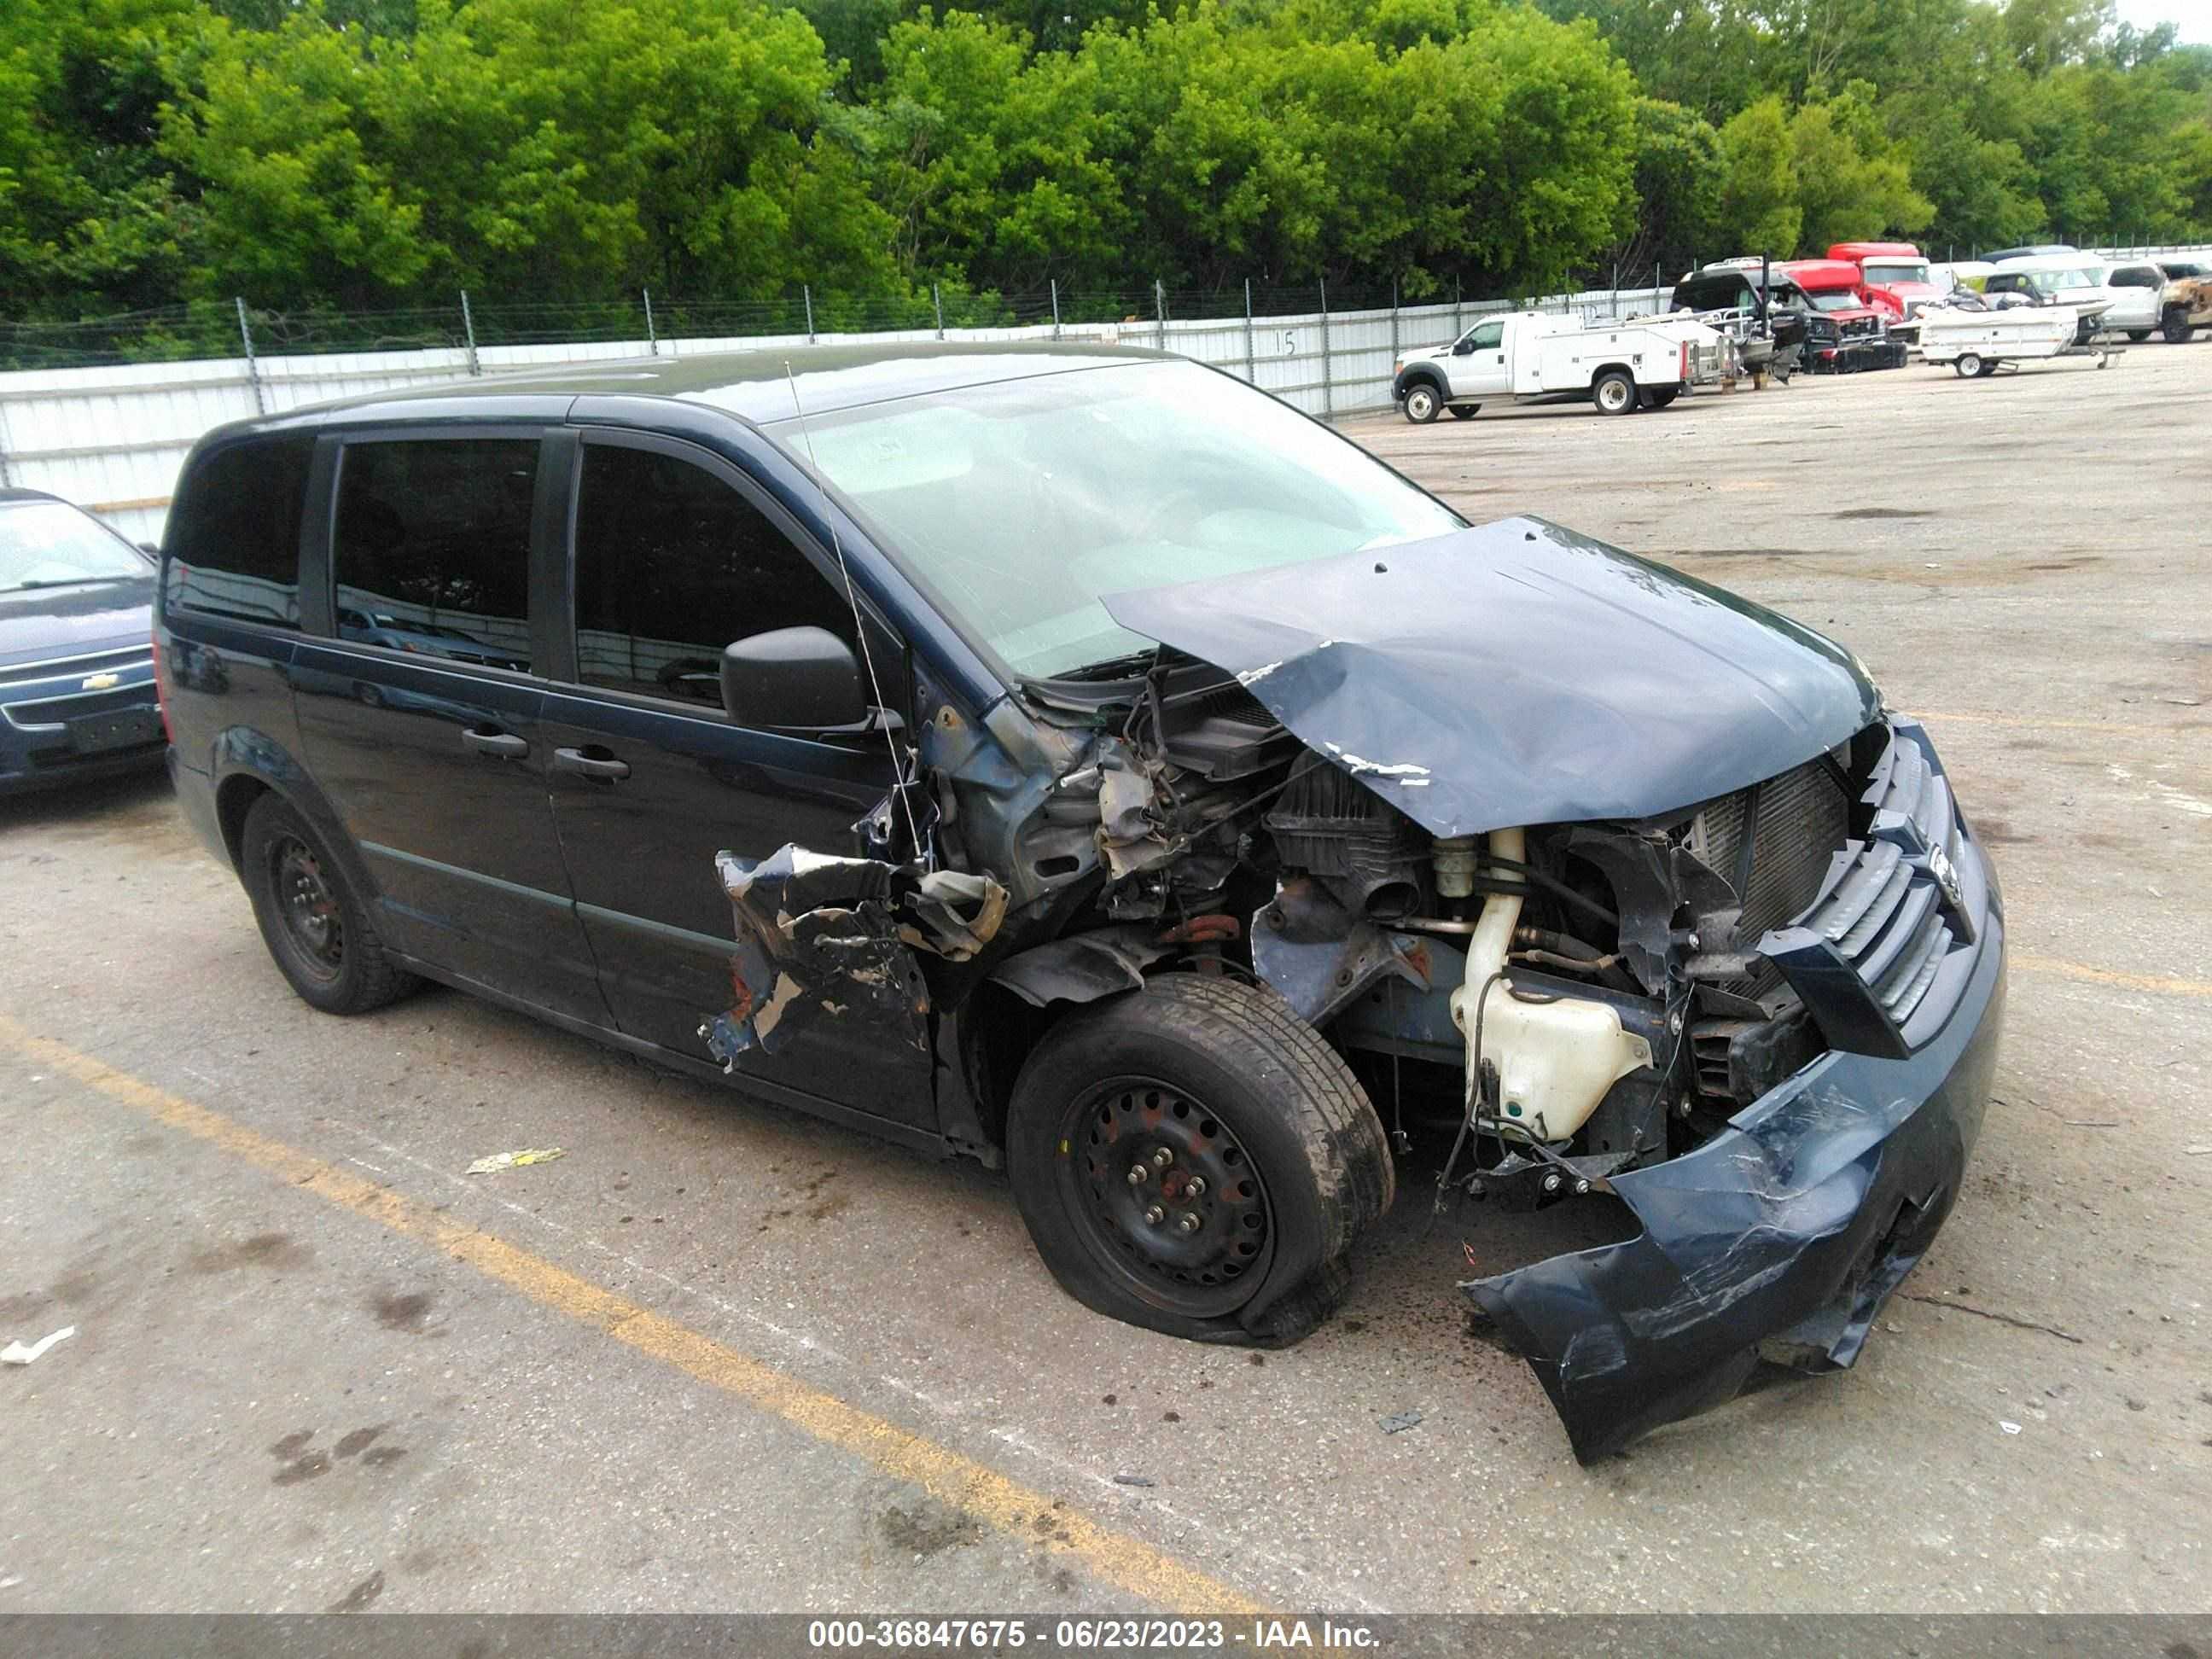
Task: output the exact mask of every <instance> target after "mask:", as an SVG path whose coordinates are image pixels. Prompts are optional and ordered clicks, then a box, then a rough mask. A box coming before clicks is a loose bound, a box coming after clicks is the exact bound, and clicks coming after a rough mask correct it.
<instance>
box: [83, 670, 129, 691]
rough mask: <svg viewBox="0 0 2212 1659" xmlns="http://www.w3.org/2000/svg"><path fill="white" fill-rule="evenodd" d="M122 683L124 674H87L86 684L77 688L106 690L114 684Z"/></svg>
mask: <svg viewBox="0 0 2212 1659" xmlns="http://www.w3.org/2000/svg"><path fill="white" fill-rule="evenodd" d="M120 684H123V676H122V675H120V674H87V675H86V676H85V677H84V684H82V685H80V686H79V687H77V690H80V691H105V690H107V689H108V687H110V686H112V685H120Z"/></svg>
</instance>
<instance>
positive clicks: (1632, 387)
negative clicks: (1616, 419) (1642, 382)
mask: <svg viewBox="0 0 2212 1659" xmlns="http://www.w3.org/2000/svg"><path fill="white" fill-rule="evenodd" d="M1590 401H1591V402H1592V403H1595V404H1596V405H1597V412H1598V413H1599V414H1601V415H1632V414H1634V413H1635V412H1636V405H1637V402H1638V398H1637V392H1636V382H1635V381H1634V380H1631V379H1630V378H1629V377H1628V374H1627V372H1626V370H1623V369H1618V368H1608V369H1607V370H1606V372H1605V373H1604V374H1601V375H1599V376H1598V377H1597V379H1596V380H1593V381H1592V382H1590Z"/></svg>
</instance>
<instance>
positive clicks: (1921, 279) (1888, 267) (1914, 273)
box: [1860, 259, 1936, 283]
mask: <svg viewBox="0 0 2212 1659" xmlns="http://www.w3.org/2000/svg"><path fill="white" fill-rule="evenodd" d="M1860 269H1862V270H1864V271H1865V272H1866V279H1867V281H1869V283H1932V282H1934V281H1935V280H1936V279H1935V276H1933V274H1931V273H1930V271H1929V269H1928V261H1927V260H1925V259H1869V260H1868V261H1867V262H1866V264H1864V265H1863V266H1861V267H1860Z"/></svg>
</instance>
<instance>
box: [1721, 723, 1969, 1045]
mask: <svg viewBox="0 0 2212 1659" xmlns="http://www.w3.org/2000/svg"><path fill="white" fill-rule="evenodd" d="M1860 800H1861V804H1862V805H1864V806H1865V807H1867V808H1868V809H1869V812H1870V817H1869V822H1868V828H1867V833H1866V835H1865V836H1864V838H1863V839H1857V840H1850V841H1846V842H1844V843H1843V845H1842V848H1841V850H1839V851H1838V852H1836V853H1835V854H1833V855H1832V858H1831V859H1830V860H1829V865H1828V870H1827V873H1826V877H1825V878H1823V879H1822V881H1821V883H1820V891H1819V893H1818V895H1817V896H1815V897H1814V901H1813V902H1812V903H1811V904H1809V905H1808V906H1807V907H1806V908H1805V909H1804V910H1803V911H1802V913H1801V914H1800V915H1797V916H1796V918H1794V919H1793V920H1792V921H1790V923H1789V925H1788V926H1786V927H1779V928H1777V929H1775V930H1773V931H1771V932H1770V933H1767V934H1766V935H1765V938H1764V939H1761V940H1760V941H1759V951H1760V952H1761V953H1762V954H1763V955H1764V956H1765V957H1767V959H1768V960H1769V961H1770V962H1771V963H1773V964H1774V966H1775V967H1776V968H1777V969H1779V971H1780V972H1781V973H1782V975H1784V977H1786V978H1787V979H1788V980H1789V981H1790V987H1791V988H1792V989H1794V990H1795V991H1796V993H1797V994H1798V995H1799V996H1800V997H1801V998H1802V1000H1804V1003H1805V1006H1806V1008H1807V1010H1808V1012H1810V1013H1811V1014H1812V1016H1813V1018H1814V1019H1815V1020H1817V1021H1818V1022H1819V1023H1820V1030H1821V1032H1822V1034H1823V1035H1824V1036H1826V1038H1827V1039H1828V1041H1829V1042H1830V1043H1831V1044H1832V1045H1833V1046H1834V1047H1836V1048H1847V1049H1851V1050H1854V1051H1856V1052H1857V1053H1861V1054H1886V1055H1892V1056H1901V1055H1904V1054H1909V1053H1910V1052H1911V1050H1912V1049H1914V1048H1917V1047H1918V1046H1919V1045H1920V1044H1921V1043H1922V1042H1925V1041H1926V1040H1927V1039H1928V1038H1929V1036H1933V1035H1934V1034H1935V1032H1936V1029H1937V1028H1938V1027H1940V1026H1941V1025H1942V1023H1943V1019H1944V1018H1945V1017H1946V1016H1947V1015H1948V1013H1949V1012H1950V1010H1951V1008H1952V1006H1954V1004H1955V1003H1956V1002H1957V1000H1958V997H1959V994H1960V992H1961V991H1962V990H1963V989H1964V988H1965V985H1966V977H1967V975H1968V973H1969V972H1970V971H1971V969H1972V951H1970V950H1968V949H1967V948H1966V947H1967V946H1969V945H1972V942H1973V939H1974V918H1975V917H1976V916H1978V915H1979V914H1980V913H1981V910H1982V906H1983V903H1984V891H1983V887H1982V880H1981V875H1980V866H1979V860H1975V859H1970V858H1968V857H1966V855H1965V854H1966V844H1965V837H1964V834H1963V831H1962V830H1961V829H1960V824H1959V816H1958V811H1957V809H1956V808H1955V807H1954V805H1953V804H1952V800H1951V789H1950V785H1949V784H1948V782H1947V781H1945V780H1944V777H1943V774H1942V770H1941V769H1940V768H1939V767H1938V765H1937V764H1936V761H1935V758H1934V757H1933V756H1932V755H1931V754H1930V752H1929V750H1928V749H1927V748H1926V746H1925V745H1924V744H1922V743H1921V742H1920V741H1919V740H1918V738H1917V732H1916V731H1915V730H1914V729H1913V728H1911V727H1903V726H1900V727H1898V728H1896V729H1895V730H1893V732H1892V733H1891V737H1890V742H1889V745H1888V747H1887V750H1886V751H1885V752H1884V753H1883V754H1882V756H1881V758H1880V759H1879V760H1878V761H1876V763H1875V766H1874V768H1873V769H1872V771H1871V773H1870V775H1869V781H1868V786H1867V788H1866V791H1865V793H1863V795H1862V796H1861V797H1860Z"/></svg>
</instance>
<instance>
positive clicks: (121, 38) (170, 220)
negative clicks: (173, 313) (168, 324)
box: [0, 0, 192, 319]
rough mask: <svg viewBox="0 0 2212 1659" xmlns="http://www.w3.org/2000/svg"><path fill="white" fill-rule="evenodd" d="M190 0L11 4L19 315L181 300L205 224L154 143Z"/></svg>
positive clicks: (12, 247)
mask: <svg viewBox="0 0 2212 1659" xmlns="http://www.w3.org/2000/svg"><path fill="white" fill-rule="evenodd" d="M190 22H191V0H9V3H8V4H7V5H6V6H4V7H0V301H4V304H5V307H6V309H7V311H8V313H9V314H11V315H12V316H14V317H15V318H18V319H57V318H73V317H75V316H77V315H80V314H98V313H103V312H115V311H126V310H134V309H138V308H142V307H151V306H156V305H161V304H163V303H165V302H166V301H168V300H169V299H170V298H171V297H172V295H173V292H174V284H175V283H176V281H177V278H178V275H179V271H180V270H182V268H183V265H184V264H185V258H186V249H187V246H188V245H189V242H190V239H191V230H192V227H191V222H190V220H189V216H187V215H185V213H184V212H182V211H181V210H180V204H179V201H178V199H177V192H176V190H175V187H174V185H173V181H172V179H171V178H170V174H169V169H168V168H167V166H166V165H165V164H164V163H163V162H162V161H161V157H160V155H158V153H157V152H156V151H155V147H154V142H153V141H154V137H155V131H156V129H157V126H158V123H159V116H160V109H161V100H162V98H163V97H164V96H165V95H166V94H167V92H168V89H169V82H168V80H167V75H166V73H165V70H164V67H163V62H164V54H165V53H166V52H167V50H168V49H169V47H170V46H171V44H172V43H173V41H174V40H176V39H177V37H178V35H179V33H180V32H181V31H182V30H184V29H185V28H186V27H188V25H189V24H190Z"/></svg>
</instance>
